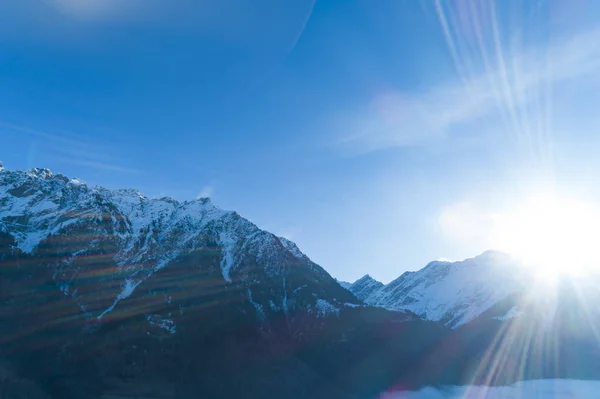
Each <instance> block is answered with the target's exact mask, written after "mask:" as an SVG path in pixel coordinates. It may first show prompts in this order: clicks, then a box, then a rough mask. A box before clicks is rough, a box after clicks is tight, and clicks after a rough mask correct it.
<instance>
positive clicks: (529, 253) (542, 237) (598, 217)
mask: <svg viewBox="0 0 600 399" xmlns="http://www.w3.org/2000/svg"><path fill="white" fill-rule="evenodd" d="M494 218H495V219H496V220H495V225H496V227H497V228H496V229H495V230H496V234H497V237H495V241H496V243H497V247H498V249H502V250H504V251H507V252H509V253H512V254H514V255H515V256H517V257H518V258H520V259H521V260H522V261H523V262H525V264H526V265H528V266H530V267H532V268H533V269H534V270H535V271H536V273H538V274H539V275H541V276H544V277H551V278H554V277H556V276H558V275H560V274H581V273H583V272H586V271H589V270H596V269H598V268H599V266H600V245H599V244H600V234H599V232H600V208H598V207H596V206H594V205H592V204H590V203H586V202H582V201H577V200H571V199H565V198H557V197H555V196H549V195H538V196H535V197H532V198H531V199H529V200H528V201H526V202H524V203H522V204H521V205H520V206H518V207H517V208H515V209H513V210H512V211H510V212H507V213H503V214H498V215H495V217H494Z"/></svg>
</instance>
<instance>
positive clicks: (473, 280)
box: [348, 251, 532, 328]
mask: <svg viewBox="0 0 600 399" xmlns="http://www.w3.org/2000/svg"><path fill="white" fill-rule="evenodd" d="M531 281H532V280H531V276H530V275H529V274H528V273H527V271H526V269H525V268H523V267H522V266H521V265H520V264H519V262H518V261H517V260H516V259H514V258H512V257H510V256H509V255H506V254H503V253H501V252H495V251H488V252H485V253H483V254H482V255H479V256H477V257H475V258H471V259H466V260H464V261H461V262H443V261H435V262H431V263H429V264H428V265H427V266H425V267H424V268H423V269H421V270H419V271H416V272H406V273H404V274H402V275H401V276H400V277H398V278H397V279H396V280H394V281H392V282H390V283H389V284H387V285H383V284H382V283H380V282H378V281H376V280H374V279H372V278H371V277H370V276H368V275H367V276H364V277H363V278H361V279H359V280H357V281H356V282H355V283H353V284H351V285H350V287H349V288H348V289H349V290H350V291H351V292H352V293H353V294H354V295H355V296H356V297H357V298H359V299H361V300H363V301H365V302H366V303H367V304H369V305H372V306H379V307H383V308H386V309H390V310H403V311H407V310H408V311H411V312H413V313H415V314H417V315H419V316H420V317H422V318H424V319H427V320H432V321H439V322H442V323H444V324H445V325H446V326H448V327H452V328H455V327H459V326H461V325H463V324H465V323H468V322H470V321H471V320H473V319H475V318H476V317H477V316H479V315H480V314H482V313H483V312H485V311H487V310H488V309H490V308H492V307H493V306H494V305H496V304H498V303H499V302H501V301H502V300H504V299H506V298H509V297H511V296H512V295H515V294H518V293H521V292H523V290H524V289H525V288H526V287H527V286H528V285H529V284H530V283H531ZM514 314H516V313H515V311H514V310H513V311H512V313H511V315H514ZM501 317H502V316H501ZM506 317H508V316H506Z"/></svg>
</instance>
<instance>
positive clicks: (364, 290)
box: [345, 274, 383, 301]
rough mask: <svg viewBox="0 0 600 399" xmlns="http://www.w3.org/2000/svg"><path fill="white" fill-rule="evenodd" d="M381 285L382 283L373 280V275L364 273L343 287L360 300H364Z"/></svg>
mask: <svg viewBox="0 0 600 399" xmlns="http://www.w3.org/2000/svg"><path fill="white" fill-rule="evenodd" d="M382 287H383V283H382V282H379V281H377V280H375V279H374V278H373V277H371V276H369V275H368V274H365V275H364V276H362V277H361V278H359V279H358V280H356V281H355V282H354V283H352V284H349V285H348V286H346V287H345V288H347V289H348V290H350V292H352V293H353V294H354V296H356V297H357V298H358V299H360V300H361V301H366V300H367V299H368V298H369V296H370V295H371V294H372V293H373V292H375V291H377V290H378V289H380V288H382Z"/></svg>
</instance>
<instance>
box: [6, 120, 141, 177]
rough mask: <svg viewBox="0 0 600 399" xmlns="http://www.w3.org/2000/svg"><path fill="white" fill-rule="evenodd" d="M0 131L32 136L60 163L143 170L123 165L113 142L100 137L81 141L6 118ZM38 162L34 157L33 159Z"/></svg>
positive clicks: (39, 145)
mask: <svg viewBox="0 0 600 399" xmlns="http://www.w3.org/2000/svg"><path fill="white" fill-rule="evenodd" d="M0 131H3V132H6V133H12V134H17V135H25V136H27V137H29V138H30V139H31V140H32V142H33V143H34V144H35V147H36V148H40V149H41V150H43V152H44V154H45V155H46V156H50V157H52V158H53V159H56V160H58V161H60V162H61V163H66V164H72V165H80V166H86V167H89V168H94V169H101V170H109V171H116V172H123V173H139V172H140V171H139V170H138V169H135V168H131V167H127V166H124V165H122V164H121V162H119V159H118V158H117V157H115V156H114V155H112V153H114V152H115V148H114V145H109V144H107V143H103V142H100V141H98V140H92V139H87V140H82V139H80V138H78V137H77V136H75V135H73V134H68V133H56V132H48V131H44V130H39V129H32V128H30V127H28V126H23V125H18V124H14V123H9V122H5V121H0ZM35 161H36V160H35V159H31V160H30V162H35ZM30 166H42V165H30Z"/></svg>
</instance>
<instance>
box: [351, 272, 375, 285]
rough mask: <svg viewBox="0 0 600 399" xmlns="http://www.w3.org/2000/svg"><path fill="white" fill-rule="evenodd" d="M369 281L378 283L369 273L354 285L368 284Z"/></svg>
mask: <svg viewBox="0 0 600 399" xmlns="http://www.w3.org/2000/svg"><path fill="white" fill-rule="evenodd" d="M368 281H377V280H375V279H374V278H373V277H371V275H370V274H368V273H367V274H365V275H364V276H362V277H361V278H359V279H358V280H356V281H355V282H354V284H357V283H366V282H368Z"/></svg>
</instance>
